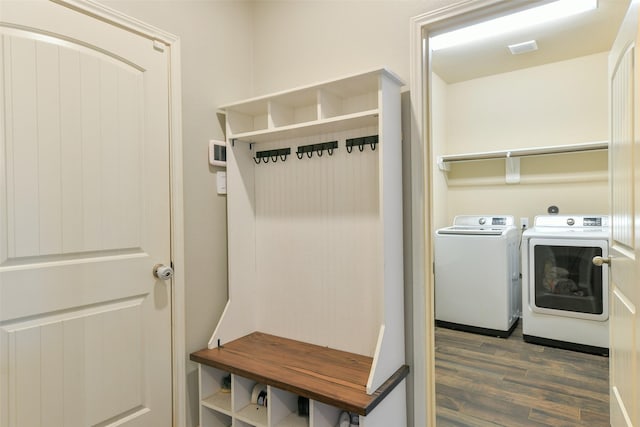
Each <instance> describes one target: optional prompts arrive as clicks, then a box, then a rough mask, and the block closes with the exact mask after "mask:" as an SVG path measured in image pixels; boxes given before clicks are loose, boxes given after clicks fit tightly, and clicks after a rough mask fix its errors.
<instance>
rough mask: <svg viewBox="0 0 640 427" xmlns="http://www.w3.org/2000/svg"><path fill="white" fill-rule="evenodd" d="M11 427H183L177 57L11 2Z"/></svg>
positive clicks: (2, 312) (0, 221)
mask: <svg viewBox="0 0 640 427" xmlns="http://www.w3.org/2000/svg"><path fill="white" fill-rule="evenodd" d="M0 58H1V59H2V61H1V63H0V109H1V111H2V116H1V117H2V121H1V123H2V125H1V129H2V131H1V132H0V177H1V178H0V427H38V426H43V427H45V426H46V427H57V426H65V427H71V426H77V427H87V426H107V425H126V426H149V427H151V426H153V427H161V426H169V425H171V422H172V399H171V375H172V371H171V369H172V365H171V289H170V286H171V282H170V281H169V282H163V281H160V280H157V279H155V278H154V277H153V275H152V270H153V266H154V265H155V264H156V263H163V264H169V263H170V262H171V259H170V256H171V254H170V234H169V232H170V198H169V197H170V194H169V126H168V111H169V110H168V104H169V96H168V89H169V85H168V81H169V80H168V58H167V52H165V51H164V49H163V48H162V46H161V45H159V44H158V43H155V44H154V42H153V41H152V40H149V39H147V38H145V37H142V36H140V35H137V34H134V33H132V32H129V31H127V30H125V29H123V28H120V27H118V26H116V25H112V24H109V23H107V22H105V21H103V20H100V19H97V18H94V17H90V16H87V15H84V14H82V13H80V12H78V11H75V10H72V9H69V8H67V7H65V6H63V5H60V4H56V3H53V2H48V1H45V0H37V1H36V0H33V1H6V0H2V1H0Z"/></svg>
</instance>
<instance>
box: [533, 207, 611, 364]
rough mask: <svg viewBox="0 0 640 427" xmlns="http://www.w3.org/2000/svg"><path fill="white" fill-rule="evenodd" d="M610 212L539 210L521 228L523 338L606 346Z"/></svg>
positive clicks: (595, 349) (589, 348)
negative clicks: (598, 262)
mask: <svg viewBox="0 0 640 427" xmlns="http://www.w3.org/2000/svg"><path fill="white" fill-rule="evenodd" d="M608 251H609V217H608V216H603V215H591V216H588V215H542V216H537V217H536V218H535V222H534V227H533V228H531V229H529V230H526V231H525V232H524V233H523V234H522V285H523V291H522V309H523V312H522V334H523V338H524V340H525V341H527V342H532V343H537V344H543V345H549V346H555V347H561V348H568V349H572V350H579V351H584V352H589V353H596V354H603V355H606V354H608V352H609V298H608V297H609V271H608V266H607V265H606V264H604V265H602V266H596V265H594V264H593V262H592V260H593V258H594V257H596V256H600V257H603V258H606V257H608Z"/></svg>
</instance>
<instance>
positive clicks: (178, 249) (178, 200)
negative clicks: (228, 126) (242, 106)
mask: <svg viewBox="0 0 640 427" xmlns="http://www.w3.org/2000/svg"><path fill="white" fill-rule="evenodd" d="M50 1H51V2H53V3H57V4H60V5H62V6H65V7H68V8H70V9H74V10H76V11H78V12H80V13H83V14H85V15H89V16H91V17H94V18H96V19H99V20H101V21H103V22H107V23H110V24H112V25H115V26H118V27H120V28H123V29H125V30H127V31H131V32H133V33H136V34H138V35H141V36H143V37H147V38H149V39H151V40H154V41H159V42H161V43H163V44H164V45H166V49H168V50H169V64H168V66H169V79H170V81H169V85H170V93H169V96H170V105H169V129H170V135H169V145H170V169H171V170H170V179H171V263H172V264H173V269H174V276H173V279H172V287H171V299H172V307H173V312H172V314H171V324H172V330H171V338H172V359H173V361H172V365H173V366H172V370H173V372H172V378H173V381H172V383H173V386H172V388H173V390H172V400H173V411H172V412H173V425H174V426H183V425H186V344H185V296H184V214H183V190H182V184H183V174H182V103H181V99H182V96H181V74H180V39H179V38H178V37H177V36H175V35H173V34H171V33H168V32H166V31H163V30H160V29H158V28H156V27H154V26H151V25H148V24H146V23H144V22H142V21H139V20H137V19H135V18H132V17H130V16H127V15H125V14H123V13H121V12H119V11H117V10H114V9H111V8H109V7H106V6H104V5H101V4H99V3H96V2H95V1H93V0H50Z"/></svg>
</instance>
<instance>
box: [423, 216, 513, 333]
mask: <svg viewBox="0 0 640 427" xmlns="http://www.w3.org/2000/svg"><path fill="white" fill-rule="evenodd" d="M519 241H520V231H519V230H518V229H517V227H516V226H515V225H514V219H513V216H509V215H485V216H483V215H460V216H456V217H455V218H454V221H453V225H452V226H450V227H445V228H441V229H439V230H437V231H436V234H435V242H434V245H435V247H434V271H435V319H436V325H438V326H443V327H448V328H453V329H460V330H466V331H470V332H476V333H482V334H486V335H494V336H500V337H508V336H509V335H510V334H511V332H512V331H513V329H514V328H515V326H516V324H517V321H518V319H519V317H520V305H521V295H520V293H521V284H520V253H519V248H518V246H519Z"/></svg>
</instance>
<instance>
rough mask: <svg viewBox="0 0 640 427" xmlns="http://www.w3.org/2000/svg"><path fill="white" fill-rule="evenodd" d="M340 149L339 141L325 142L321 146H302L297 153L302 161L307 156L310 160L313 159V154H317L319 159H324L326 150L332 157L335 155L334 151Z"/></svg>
mask: <svg viewBox="0 0 640 427" xmlns="http://www.w3.org/2000/svg"><path fill="white" fill-rule="evenodd" d="M336 148H338V141H330V142H323V143H321V144H309V145H300V146H298V150H297V151H296V156H298V158H299V159H302V158H303V157H304V155H305V154H306V155H307V157H308V158H311V157H313V153H314V152H315V153H316V154H317V155H318V157H322V154H323V153H324V150H327V153H329V155H330V156H332V155H333V150H335V149H336Z"/></svg>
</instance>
